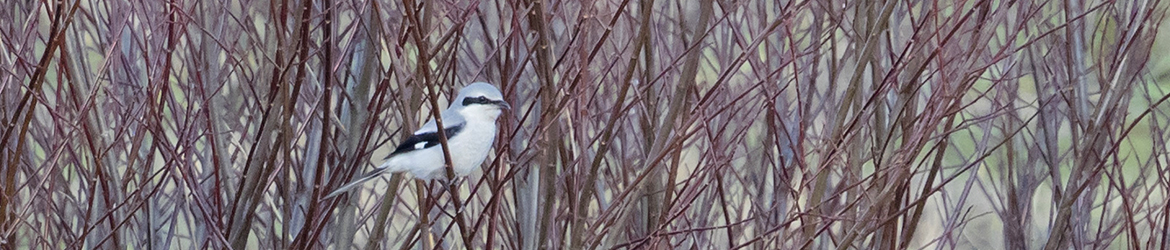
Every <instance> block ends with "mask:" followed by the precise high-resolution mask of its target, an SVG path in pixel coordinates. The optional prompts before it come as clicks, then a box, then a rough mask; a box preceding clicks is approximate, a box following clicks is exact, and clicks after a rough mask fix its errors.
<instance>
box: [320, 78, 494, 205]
mask: <svg viewBox="0 0 1170 250" xmlns="http://www.w3.org/2000/svg"><path fill="white" fill-rule="evenodd" d="M504 109H511V106H509V105H508V103H507V102H504V95H503V94H501V93H500V90H499V89H496V87H495V86H492V85H491V84H487V83H483V82H477V83H472V84H471V85H467V87H463V89H461V90H459V96H458V97H455V101H454V102H451V104H450V107H448V108H447V110H446V111H443V113H442V114H441V115H442V118H443V131H444V132H445V134H446V136H447V147H448V150H449V151H450V153H451V167H452V168H453V169H454V170H455V175H456V176H459V177H462V176H467V175H468V174H471V171H473V170H475V169H476V168H478V167H479V165H480V164H482V163H483V160H484V158H487V155H488V152H490V151H491V148H492V143H493V142H494V141H495V139H496V118H499V117H500V113H501V112H503V110H504ZM438 131H439V128H438V126H437V125H436V124H435V120H433V119H432V120H431V121H429V122H427V123H426V124H425V125H423V126H422V128H420V129H418V131H415V132H414V135H411V136H410V138H407V139H406V141H404V142H402V143H400V144H398V148H396V149H394V152H393V153H390V156H387V157H386V160H385V162H384V163H382V165H381V166H378V168H376V169H374V171H370V172H369V173H366V174H363V175H362V176H361V177H359V178H358V179H357V180H354V181H353V182H350V183H348V184H345V185H343V186H341V187H340V188H337V190H334V191H333V192H332V193H330V194H329V195H328V196H326V198H329V197H333V196H336V195H339V194H342V193H345V192H346V191H348V190H349V189H352V188H354V187H357V186H359V185H361V184H362V183H364V182H366V181H369V180H373V179H374V178H378V176H381V175H382V174H384V173H398V172H406V171H409V172H410V173H411V174H413V175H414V178H418V179H420V180H424V181H427V180H431V179H435V178H445V177H446V170H445V168H444V167H445V165H446V160H445V159H444V156H443V147H442V146H441V145H440V142H439V133H438Z"/></svg>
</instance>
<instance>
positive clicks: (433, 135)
mask: <svg viewBox="0 0 1170 250" xmlns="http://www.w3.org/2000/svg"><path fill="white" fill-rule="evenodd" d="M464 125H466V123H460V124H456V125H455V126H451V127H448V128H445V129H443V132H446V133H447V139H450V138H451V137H455V134H458V133H459V131H462V130H463V126H464ZM439 143H440V142H439V132H438V131H434V132H426V133H421V134H414V135H411V136H410V138H406V141H404V142H402V143H401V144H398V148H395V149H394V153H390V156H386V158H390V157H393V156H394V155H398V154H402V153H407V152H411V151H415V150H423V149H427V148H430V147H434V146H437V145H439Z"/></svg>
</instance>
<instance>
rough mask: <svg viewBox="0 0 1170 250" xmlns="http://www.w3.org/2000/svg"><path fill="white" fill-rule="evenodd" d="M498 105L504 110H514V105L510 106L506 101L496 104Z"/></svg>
mask: <svg viewBox="0 0 1170 250" xmlns="http://www.w3.org/2000/svg"><path fill="white" fill-rule="evenodd" d="M496 105H497V106H500V108H503V109H507V110H512V105H508V102H505V101H498V102H496Z"/></svg>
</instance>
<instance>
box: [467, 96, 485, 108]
mask: <svg viewBox="0 0 1170 250" xmlns="http://www.w3.org/2000/svg"><path fill="white" fill-rule="evenodd" d="M490 102H491V101H490V100H488V98H487V97H483V96H476V97H465V98H463V106H468V105H471V104H487V103H490Z"/></svg>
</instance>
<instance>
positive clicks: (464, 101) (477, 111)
mask: <svg viewBox="0 0 1170 250" xmlns="http://www.w3.org/2000/svg"><path fill="white" fill-rule="evenodd" d="M453 104H454V105H458V107H459V113H460V114H461V115H463V116H464V117H468V118H473V117H478V118H487V119H491V120H493V121H494V120H495V119H496V118H497V117H499V116H500V112H502V111H503V110H504V109H511V108H512V106H510V105H508V103H507V102H505V101H504V94H502V93H500V90H499V89H496V87H495V86H492V85H491V84H488V83H484V82H477V83H472V84H471V85H467V87H463V89H462V90H459V96H458V97H456V98H455V103H453ZM454 105H453V107H454Z"/></svg>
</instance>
